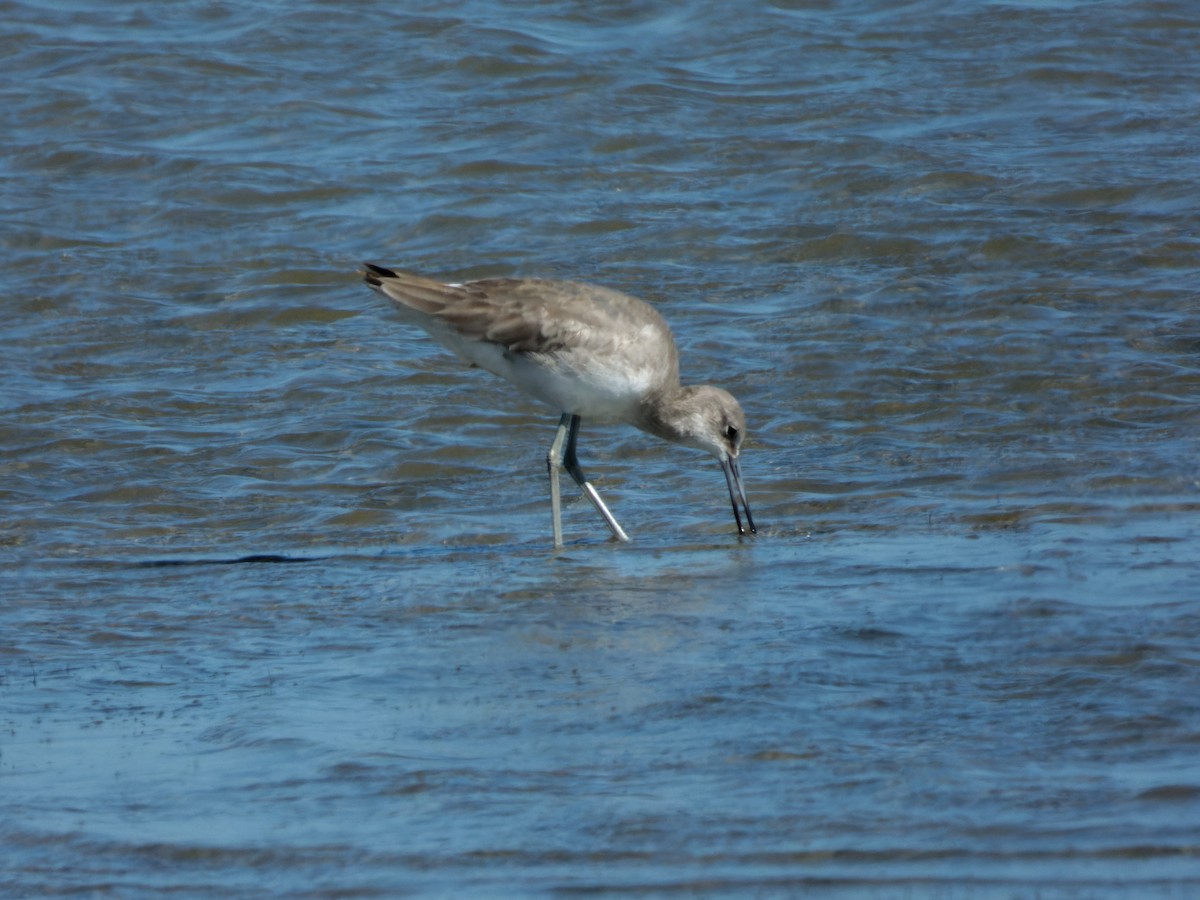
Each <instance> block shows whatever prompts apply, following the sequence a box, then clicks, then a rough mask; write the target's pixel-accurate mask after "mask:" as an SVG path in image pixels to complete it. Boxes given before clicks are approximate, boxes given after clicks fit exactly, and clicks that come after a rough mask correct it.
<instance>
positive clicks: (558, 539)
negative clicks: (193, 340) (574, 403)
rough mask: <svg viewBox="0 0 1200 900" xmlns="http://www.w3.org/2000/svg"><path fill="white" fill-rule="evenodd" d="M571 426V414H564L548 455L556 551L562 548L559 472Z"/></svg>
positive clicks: (547, 466)
mask: <svg viewBox="0 0 1200 900" xmlns="http://www.w3.org/2000/svg"><path fill="white" fill-rule="evenodd" d="M570 425H571V414H570V413H563V417H562V418H561V419H560V420H559V422H558V431H557V433H556V434H555V435H554V443H553V444H551V445H550V452H549V453H547V454H546V469H547V470H548V471H549V472H550V514H551V515H552V516H553V517H554V549H556V550H557V549H558V548H560V547H562V545H563V540H562V501H561V499H560V497H559V493H558V470H559V469H561V468H562V459H563V439H564V438H566V436H567V430H568V428H569V427H570Z"/></svg>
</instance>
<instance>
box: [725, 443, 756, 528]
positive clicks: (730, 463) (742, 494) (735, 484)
mask: <svg viewBox="0 0 1200 900" xmlns="http://www.w3.org/2000/svg"><path fill="white" fill-rule="evenodd" d="M721 469H722V471H724V472H725V483H726V484H727V485H729V502H730V503H731V504H732V505H733V518H734V520H735V521H736V522H737V527H738V534H745V533H746V529H745V528H743V527H742V514H741V512H740V511H739V510H738V501H739V500H740V501H741V503H742V506H741V508H742V509H744V510H745V511H746V525H747V526H748V527H749V528H750V533H751V534H758V529H756V528H755V527H754V517H753V516H751V515H750V504H749V503H748V502H747V501H746V489H745V488H744V487H742V473H741V470H739V469H738V463H737V460H736V459H734V458H733V457H730V456H727V457H725V458H724V459H723V460H721Z"/></svg>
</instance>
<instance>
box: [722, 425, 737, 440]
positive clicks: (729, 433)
mask: <svg viewBox="0 0 1200 900" xmlns="http://www.w3.org/2000/svg"><path fill="white" fill-rule="evenodd" d="M737 436H738V430H737V428H735V427H734V426H733V425H726V426H725V437H727V438H728V439H729V440H730V442H732V443H735V444H736V443H737Z"/></svg>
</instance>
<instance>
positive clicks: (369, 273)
mask: <svg viewBox="0 0 1200 900" xmlns="http://www.w3.org/2000/svg"><path fill="white" fill-rule="evenodd" d="M363 265H364V266H366V267H367V270H366V271H365V272H363V281H365V282H366V283H367V284H370V285H374V286H376V287H378V286H379V285H380V284H382V282H381V281H380V280H379V279H380V278H395V277H396V273H395V272H393V271H392V270H391V269H385V268H384V267H383V266H377V265H375V263H369V262H365V263H363Z"/></svg>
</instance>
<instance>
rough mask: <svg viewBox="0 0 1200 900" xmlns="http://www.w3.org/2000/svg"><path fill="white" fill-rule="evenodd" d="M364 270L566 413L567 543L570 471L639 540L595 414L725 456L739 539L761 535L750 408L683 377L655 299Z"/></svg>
mask: <svg viewBox="0 0 1200 900" xmlns="http://www.w3.org/2000/svg"><path fill="white" fill-rule="evenodd" d="M363 265H364V267H365V268H364V269H362V270H360V272H359V274H360V275H361V276H362V278H363V281H364V282H365V283H366V284H367V285H369V286H370V287H371V288H372V289H374V290H375V291H377V292H378V293H380V294H382V295H383V296H384V297H386V298H387V299H389V300H391V301H392V303H393V304H394V306H395V308H396V310H397V311H398V312H399V313H400V314H401V320H402V321H405V322H407V323H409V324H411V325H416V326H419V327H420V328H422V329H424V330H425V331H426V332H427V333H428V334H429V336H430V337H431V338H433V340H435V341H436V342H437V343H439V344H441V345H442V346H443V347H445V348H446V349H448V350H450V351H451V352H452V353H454V354H455V355H457V356H458V357H459V359H460V360H462V361H463V362H464V363H466V364H467V365H469V366H477V367H479V368H481V369H484V370H486V371H488V372H491V373H492V374H493V375H498V376H499V377H501V378H503V379H505V380H506V381H509V382H511V383H512V384H513V385H515V386H516V387H517V388H519V389H520V390H521V391H523V392H524V393H525V394H527V395H528V396H530V397H533V398H534V399H536V400H539V401H541V402H543V403H545V404H546V405H548V406H550V407H551V408H553V409H554V410H556V411H558V412H559V413H560V414H561V418H560V419H559V423H558V430H557V431H556V432H555V436H554V441H553V443H552V444H551V446H550V450H549V452H548V453H547V455H546V467H547V471H548V473H549V476H550V507H551V514H552V527H553V538H554V547H555V548H556V549H561V548H562V547H563V531H562V512H561V506H562V504H561V497H560V493H559V492H560V487H559V475H560V471H561V470H562V469H564V468H565V469H566V471H567V473H568V474H569V475H570V476H571V478H572V479H573V480H574V481H575V483H576V484H577V485H578V486H579V487H580V489H581V490H582V491H583V494H584V496H586V497H587V498H588V500H590V501H591V503H592V505H593V506H594V507H595V508H596V510H597V512H599V514H600V516H601V518H603V519H604V522H605V524H606V525H607V526H608V528H609V530H610V531H611V532H612V536H613V538H614V539H615V540H617V541H628V540H629V535H628V534H627V533H626V532H625V530H624V529H623V528H622V527H621V526H620V525H619V524H618V523H617V520H616V518H614V516H613V514H612V513H611V512H610V511H609V509H608V507H607V506H606V505H605V504H604V501H603V500H602V499H601V498H600V494H599V493H598V492H597V491H596V489H595V487H593V486H592V484H591V482H590V481H588V479H587V476H586V475H585V474H584V472H583V469H582V468H581V467H580V465H579V458H578V455H577V450H578V441H579V426H580V422H581V421H582V419H583V418H584V417H586V418H588V419H589V420H593V419H594V420H597V421H602V422H613V421H615V422H623V423H627V424H629V425H633V426H634V427H635V428H638V429H640V430H642V431H644V432H647V433H649V434H652V435H654V436H655V437H658V438H662V439H664V440H667V441H671V442H673V443H676V444H682V445H684V446H686V447H693V448H695V449H698V450H703V451H706V452H708V453H710V454H712V455H713V456H715V457H716V458H717V460H718V462H720V464H721V469H722V470H723V471H724V474H725V484H726V487H727V488H728V490H729V501H730V504H731V505H732V507H733V517H734V521H735V523H736V524H737V530H738V534H739V535H745V534H746V533H747V532H749V533H750V534H756V533H757V529H756V528H755V526H754V519H753V517H752V516H751V514H750V504H749V502H748V501H747V499H746V490H745V487H744V486H743V484H742V476H741V470H740V468H739V465H738V458H739V456H740V453H741V449H742V442H743V441H744V439H745V436H746V417H745V414H744V413H743V412H742V407H741V406H740V405H739V403H738V401H737V400H736V399H734V397H733V396H732V395H731V394H730V393H729V392H728V391H725V390H723V389H721V388H719V387H713V386H711V385H689V386H684V385H682V384H681V383H680V378H679V351H678V349H677V348H676V346H675V338H674V336H673V335H672V333H671V329H670V327H669V326H668V325H667V323H666V321H665V320H664V319H663V317H662V316H661V315H659V313H658V312H657V311H656V310H655V309H654V308H653V307H651V306H650V305H649V304H648V303H646V302H645V301H643V300H640V299H638V298H636V297H633V296H630V295H629V294H625V293H622V292H620V291H617V290H613V289H612V288H607V287H601V286H600V285H595V284H587V283H583V282H577V281H559V280H551V279H545V278H483V279H479V280H476V281H467V282H463V283H443V282H440V281H437V280H434V279H431V278H427V277H425V276H422V275H417V274H414V273H410V272H403V271H399V270H396V269H389V268H385V267H384V266H379V265H375V264H374V263H364V264H363ZM743 513H744V514H745V519H746V521H745V524H744V525H743V523H742V514H743Z"/></svg>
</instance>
